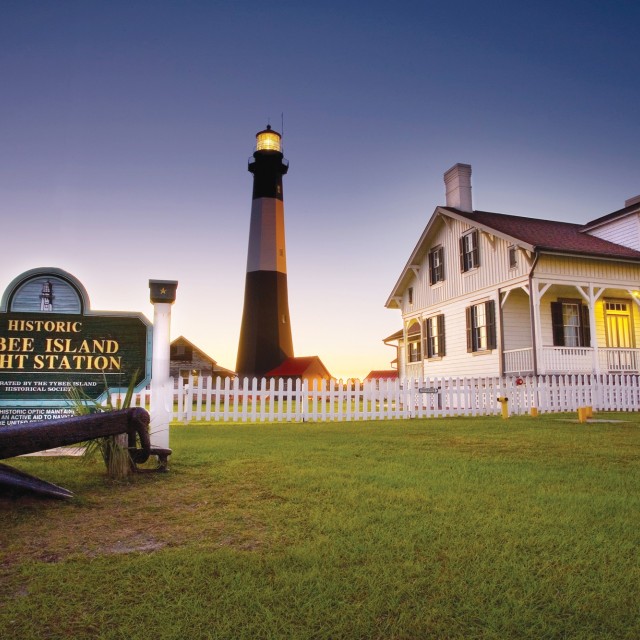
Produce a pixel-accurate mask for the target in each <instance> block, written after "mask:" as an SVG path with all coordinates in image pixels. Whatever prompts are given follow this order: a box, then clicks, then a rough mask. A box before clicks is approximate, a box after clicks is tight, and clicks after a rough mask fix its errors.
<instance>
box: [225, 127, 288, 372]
mask: <svg viewBox="0 0 640 640" xmlns="http://www.w3.org/2000/svg"><path fill="white" fill-rule="evenodd" d="M288 169H289V163H288V161H287V160H286V159H285V158H284V156H283V154H282V136H281V135H280V134H279V133H278V132H277V131H274V130H273V129H271V126H270V125H267V128H266V129H264V130H263V131H259V132H258V133H257V134H256V150H255V152H254V153H253V156H252V157H251V158H249V171H250V172H251V173H252V174H253V199H252V203H251V224H250V228H249V251H248V256H247V276H246V280H245V289H244V309H243V313H242V325H241V328H240V343H239V345H238V359H237V362H236V372H237V373H238V375H239V376H242V377H244V376H257V377H262V376H264V375H265V374H266V373H267V372H269V371H271V370H272V369H274V368H275V367H278V366H279V365H280V364H281V363H282V362H283V361H285V360H286V359H287V358H290V357H293V340H292V338H291V322H290V318H289V298H288V293H287V255H286V250H285V238H284V199H283V194H282V176H283V175H285V174H286V173H287V171H288Z"/></svg>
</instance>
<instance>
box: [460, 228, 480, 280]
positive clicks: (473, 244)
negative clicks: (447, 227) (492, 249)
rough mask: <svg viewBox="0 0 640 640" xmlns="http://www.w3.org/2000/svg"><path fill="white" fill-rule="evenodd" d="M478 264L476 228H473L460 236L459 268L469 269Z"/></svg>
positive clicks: (478, 253)
mask: <svg viewBox="0 0 640 640" xmlns="http://www.w3.org/2000/svg"><path fill="white" fill-rule="evenodd" d="M479 266H480V252H479V250H478V230H477V229H474V230H473V231H470V232H469V233H465V234H464V235H463V236H462V237H461V238H460V269H461V270H462V271H470V270H471V269H475V268H476V267H479Z"/></svg>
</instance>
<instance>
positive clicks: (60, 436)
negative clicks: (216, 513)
mask: <svg viewBox="0 0 640 640" xmlns="http://www.w3.org/2000/svg"><path fill="white" fill-rule="evenodd" d="M149 423H150V417H149V413H148V412H147V411H146V410H145V409H143V408H141V407H135V408H132V409H119V410H116V411H107V412H104V413H93V414H90V415H85V416H77V417H74V418H60V419H58V420H53V421H48V422H32V423H23V424H14V425H10V426H7V427H2V428H0V459H5V458H13V457H14V456H21V455H25V454H27V453H36V452H37V451H44V450H45V449H54V448H56V447H64V446H67V445H71V444H78V443H79V442H86V441H87V440H93V439H95V438H104V437H106V436H116V435H121V434H124V433H126V434H127V436H128V451H129V456H130V458H131V462H132V464H133V465H136V464H142V463H144V462H146V461H147V460H148V459H149V456H151V455H156V456H158V460H159V462H160V466H159V470H163V471H164V470H166V464H167V456H169V455H170V454H171V449H156V448H152V447H151V438H150V436H149ZM136 436H137V437H138V438H139V440H140V447H137V446H136ZM3 485H4V487H12V488H18V489H27V490H29V491H33V492H35V493H39V494H42V495H48V496H53V497H56V498H71V497H73V493H72V492H71V491H69V490H68V489H65V488H63V487H59V486H57V485H55V484H53V483H50V482H47V481H46V480H42V479H40V478H37V477H35V476H32V475H29V474H28V473H24V472H23V471H18V470H17V469H13V468H12V467H10V466H8V465H6V464H1V463H0V489H2V487H3Z"/></svg>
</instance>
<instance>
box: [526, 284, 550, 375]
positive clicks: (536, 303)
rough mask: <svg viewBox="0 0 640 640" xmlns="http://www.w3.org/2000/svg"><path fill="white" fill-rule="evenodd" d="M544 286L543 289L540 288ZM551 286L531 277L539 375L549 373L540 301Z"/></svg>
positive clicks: (531, 296) (534, 342) (534, 347)
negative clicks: (543, 341) (545, 355)
mask: <svg viewBox="0 0 640 640" xmlns="http://www.w3.org/2000/svg"><path fill="white" fill-rule="evenodd" d="M541 286H542V289H541V288H540V287H541ZM550 286H551V284H550V283H548V284H542V283H541V282H539V281H538V280H535V279H534V278H532V279H531V291H530V294H529V295H530V300H531V304H532V306H533V329H534V331H533V345H532V346H533V349H534V350H535V353H536V364H537V371H536V374H537V375H544V374H546V373H547V365H546V362H545V359H544V347H543V344H542V320H541V318H540V301H541V300H542V296H543V295H544V294H545V293H546V292H547V289H548V288H549V287H550Z"/></svg>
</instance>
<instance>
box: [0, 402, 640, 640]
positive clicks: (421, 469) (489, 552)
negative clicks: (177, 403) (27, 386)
mask: <svg viewBox="0 0 640 640" xmlns="http://www.w3.org/2000/svg"><path fill="white" fill-rule="evenodd" d="M573 417H574V416H568V415H566V416H562V415H553V416H549V415H548V416H544V417H540V418H531V417H521V418H510V419H509V420H508V421H505V420H501V419H500V418H459V419H454V418H450V419H431V420H412V421H393V422H358V423H322V424H310V423H306V424H277V425H270V424H263V425H229V424H224V425H213V426H211V425H209V426H203V425H198V426H177V427H174V428H173V430H172V433H171V447H172V448H173V450H174V455H173V456H172V458H173V460H172V461H171V471H170V473H168V474H154V473H148V474H139V475H136V476H135V477H134V478H133V479H132V481H130V482H127V483H113V482H112V481H109V480H108V479H107V478H106V476H105V474H104V470H103V467H102V464H101V463H99V462H98V461H96V462H95V463H91V464H86V463H84V464H83V462H82V461H81V460H79V459H34V458H20V459H13V460H10V461H9V464H11V465H13V466H15V467H19V468H21V469H24V470H26V471H28V472H31V473H35V474H36V475H40V476H41V477H43V478H45V479H47V480H49V481H52V482H55V483H57V484H61V485H63V486H65V487H67V488H70V489H71V490H73V491H74V492H75V493H76V496H77V497H76V498H75V499H74V500H72V501H69V502H61V501H55V500H47V499H37V498H31V497H24V496H22V497H16V496H12V497H7V496H5V497H0V513H1V515H2V526H1V529H0V548H1V552H0V572H1V575H0V579H1V582H0V638H11V639H12V640H13V639H15V640H19V639H22V638H25V639H26V638H28V639H40V638H47V639H49V638H52V639H54V638H74V639H77V638H92V639H93V638H113V639H123V640H124V639H133V640H136V639H143V638H149V639H164V638H172V639H176V640H178V639H189V640H191V639H200V638H202V639H204V638H221V639H225V640H227V639H228V640H235V639H236V638H237V639H242V638H251V639H256V638H286V639H311V638H314V639H315V638H318V639H320V638H327V639H329V638H331V639H339V638H361V639H369V638H385V639H388V638H407V639H413V638H417V639H420V638H438V639H439V638H465V639H469V638H495V639H505V638H506V639H508V638H532V639H533V638H535V639H536V640H540V639H543V638H558V639H560V638H581V639H582V638H611V639H616V640H618V639H622V638H629V639H632V638H633V639H637V638H639V637H640V615H639V614H640V604H639V603H640V561H639V559H638V549H640V416H639V415H637V414H611V415H610V416H608V417H610V418H613V419H615V420H623V422H595V423H592V424H588V425H580V424H577V423H576V422H575V421H573V420H572V419H573ZM605 417H607V416H603V415H598V416H597V418H599V419H602V418H605Z"/></svg>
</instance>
